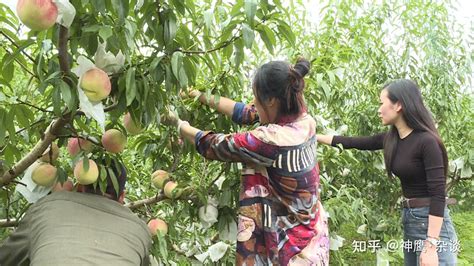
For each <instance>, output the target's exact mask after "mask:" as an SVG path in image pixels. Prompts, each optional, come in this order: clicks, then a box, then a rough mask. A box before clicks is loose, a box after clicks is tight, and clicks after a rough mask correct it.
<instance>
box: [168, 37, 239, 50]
mask: <svg viewBox="0 0 474 266" xmlns="http://www.w3.org/2000/svg"><path fill="white" fill-rule="evenodd" d="M240 37H241V35H240V34H239V35H234V36H233V37H232V38H231V39H230V40H227V41H225V42H224V43H223V44H222V45H220V46H218V47H215V48H212V49H209V50H206V51H199V50H195V51H189V50H183V49H177V51H181V52H182V53H183V54H188V55H189V54H207V53H212V52H215V51H217V50H220V49H223V48H225V47H227V46H229V45H230V44H232V43H233V42H234V41H235V40H237V39H238V38H240Z"/></svg>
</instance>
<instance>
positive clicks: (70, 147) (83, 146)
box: [67, 138, 94, 157]
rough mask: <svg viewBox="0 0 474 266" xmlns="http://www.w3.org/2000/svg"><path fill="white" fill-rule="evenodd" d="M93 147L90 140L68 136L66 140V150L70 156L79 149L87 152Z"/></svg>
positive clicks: (74, 154)
mask: <svg viewBox="0 0 474 266" xmlns="http://www.w3.org/2000/svg"><path fill="white" fill-rule="evenodd" d="M93 148H94V145H93V144H92V142H90V141H88V140H86V139H83V138H70V139H69V140H68V142H67V151H68V152H69V154H70V155H71V157H74V156H76V155H77V154H78V153H79V152H80V151H81V150H83V151H84V152H85V153H89V152H91V151H92V149H93Z"/></svg>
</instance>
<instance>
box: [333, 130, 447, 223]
mask: <svg viewBox="0 0 474 266" xmlns="http://www.w3.org/2000/svg"><path fill="white" fill-rule="evenodd" d="M385 134H386V133H382V134H377V135H374V136H370V137H343V136H334V138H333V140H332V143H331V145H332V146H336V145H337V144H342V146H343V147H344V148H355V149H359V150H380V149H383V143H384V138H385ZM391 169H392V172H393V173H394V174H395V175H396V176H398V177H399V178H400V181H401V184H402V191H403V196H405V197H406V198H425V197H430V198H431V205H430V212H429V213H430V214H431V215H434V216H439V217H443V215H444V208H445V202H446V176H445V174H444V164H443V155H442V151H441V148H440V146H439V144H438V142H437V140H436V138H435V137H434V136H432V135H431V134H430V133H428V132H422V131H413V132H412V133H410V134H409V135H408V136H406V137H405V138H403V139H400V138H399V139H398V144H397V147H396V151H395V154H394V156H393V159H392V167H391Z"/></svg>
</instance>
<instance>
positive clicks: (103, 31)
mask: <svg viewBox="0 0 474 266" xmlns="http://www.w3.org/2000/svg"><path fill="white" fill-rule="evenodd" d="M112 34H113V32H112V28H111V27H110V26H103V27H101V28H100V30H99V36H100V37H101V38H102V40H104V41H107V39H108V38H109V37H110V36H112Z"/></svg>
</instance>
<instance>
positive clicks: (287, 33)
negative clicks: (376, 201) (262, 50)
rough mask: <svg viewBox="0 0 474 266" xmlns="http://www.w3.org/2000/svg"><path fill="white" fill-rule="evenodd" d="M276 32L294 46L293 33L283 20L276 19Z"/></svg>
mask: <svg viewBox="0 0 474 266" xmlns="http://www.w3.org/2000/svg"><path fill="white" fill-rule="evenodd" d="M277 29H278V32H279V33H280V34H281V35H282V36H283V37H285V39H286V40H287V41H288V43H289V44H290V45H291V46H295V40H296V37H295V34H294V33H293V31H292V30H291V28H290V26H289V25H288V24H287V23H286V22H284V21H278V26H277Z"/></svg>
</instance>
